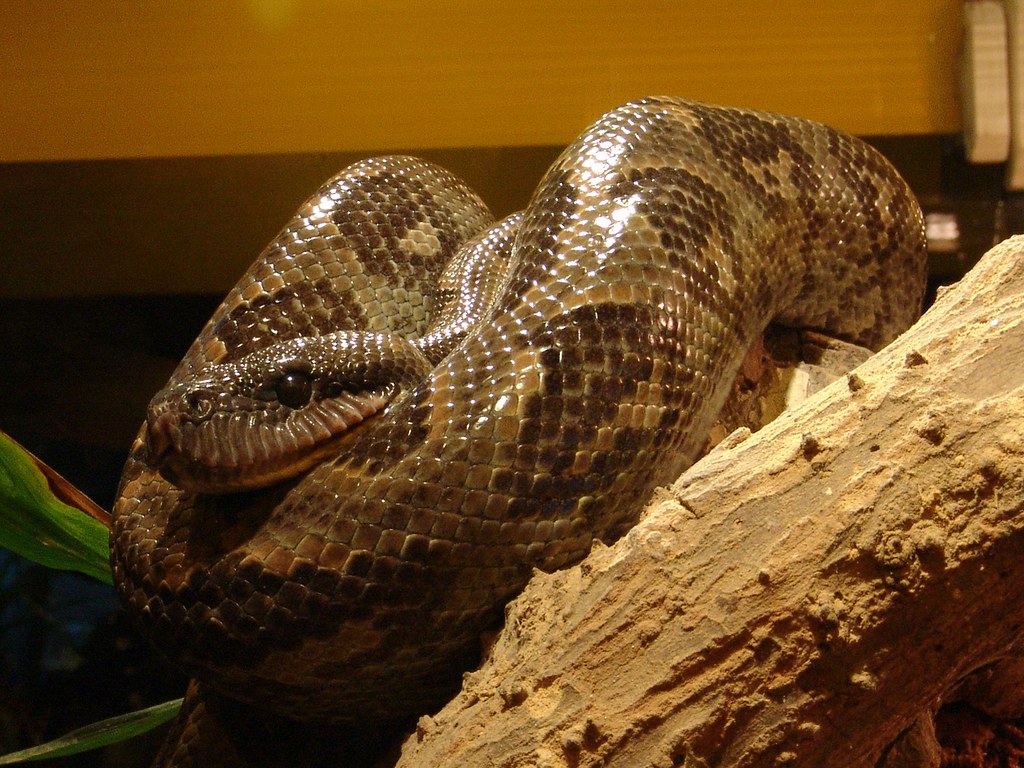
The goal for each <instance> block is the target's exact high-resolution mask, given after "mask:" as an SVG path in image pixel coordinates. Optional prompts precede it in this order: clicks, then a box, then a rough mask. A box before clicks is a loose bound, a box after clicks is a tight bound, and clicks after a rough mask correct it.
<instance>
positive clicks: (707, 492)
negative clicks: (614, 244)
mask: <svg viewBox="0 0 1024 768" xmlns="http://www.w3.org/2000/svg"><path fill="white" fill-rule="evenodd" d="M1022 454H1024V238H1015V239H1011V240H1008V241H1006V242H1005V243H1003V244H1001V245H1000V246H997V247H996V248H994V249H993V250H992V251H991V252H990V253H989V254H987V255H986V257H985V258H984V259H983V260H982V261H981V262H980V263H979V264H978V266H977V267H975V268H974V270H972V272H971V273H970V274H968V276H967V277H966V278H965V279H964V280H963V281H962V282H961V283H959V284H958V285H957V286H955V287H953V288H951V289H948V290H946V291H945V292H943V293H942V294H941V295H940V297H939V299H938V300H937V302H936V304H935V305H934V306H933V307H932V309H930V310H929V311H928V313H927V314H926V315H925V316H924V317H923V318H922V319H921V321H920V322H918V323H917V324H916V325H915V326H914V327H913V328H912V329H911V330H910V331H908V332H907V333H906V334H904V335H903V336H902V337H901V338H900V339H898V340H897V341H896V342H895V343H893V344H892V345H890V346H889V347H888V348H887V349H885V350H883V351H882V352H881V353H879V354H878V355H876V356H875V357H873V358H872V359H870V360H868V361H867V362H865V363H864V364H863V365H860V366H859V367H858V368H856V370H855V371H854V372H852V373H851V374H850V375H848V376H846V377H845V378H843V379H841V380H839V381H836V382H834V383H833V384H831V385H830V386H828V387H826V388H825V389H823V390H822V391H821V392H819V393H817V394H816V395H814V396H812V397H811V398H809V399H808V400H806V401H805V402H804V403H802V404H801V405H800V406H799V407H798V408H796V409H795V410H792V411H789V412H787V413H785V414H783V415H782V416H781V417H780V418H779V419H777V420H776V421H774V422H773V423H772V424H770V425H768V426H767V427H765V428H764V429H762V430H761V431H759V432H757V433H756V434H754V435H752V436H747V437H744V433H743V431H742V430H741V431H739V432H737V433H734V434H733V435H731V436H729V437H728V438H726V439H725V440H724V441H723V442H722V443H721V444H720V445H719V446H718V447H717V448H716V449H715V450H714V451H712V452H711V453H710V454H709V455H708V456H706V457H705V458H704V459H703V460H702V461H700V462H699V463H698V464H696V465H695V466H694V467H692V468H691V469H690V470H689V471H688V472H687V473H686V474H685V475H684V476H683V477H682V478H680V480H679V481H678V482H677V483H676V485H675V486H674V487H673V488H672V489H671V490H669V489H664V490H662V491H660V492H659V493H658V494H657V495H656V497H655V499H654V500H653V501H652V503H651V505H650V508H649V510H648V512H647V514H646V516H645V517H644V519H643V520H642V521H641V523H640V524H639V525H637V526H636V527H635V528H634V529H633V530H632V531H631V532H630V533H629V534H627V535H626V536H625V537H623V538H622V539H621V540H620V541H619V542H617V543H616V544H615V545H614V546H612V547H602V546H597V547H595V550H594V551H593V552H592V553H591V555H590V556H589V557H588V558H587V559H586V560H585V561H584V562H582V563H581V564H579V565H578V566H576V567H574V568H570V569H567V570H564V571H560V572H557V573H553V574H537V575H536V577H535V578H534V579H533V580H532V581H531V583H530V584H529V586H528V587H527V589H526V591H525V592H524V593H523V594H522V595H521V596H520V597H519V598H517V599H516V600H515V601H514V603H513V604H512V605H510V606H509V609H508V611H507V621H506V625H505V628H504V630H503V631H502V632H501V634H500V635H499V637H498V639H497V641H496V643H495V645H494V647H493V649H492V650H491V653H490V655H489V658H488V659H487V661H486V662H485V663H484V664H483V665H482V666H481V668H480V669H478V670H477V671H475V672H473V673H470V674H468V675H467V676H466V678H465V682H464V685H463V689H462V692H461V693H460V694H459V695H458V696H457V697H456V698H455V699H454V700H452V701H451V702H450V703H449V704H448V705H447V706H446V707H445V708H444V709H443V710H442V711H441V712H439V713H438V714H436V715H435V716H434V717H431V718H422V719H421V720H420V722H419V724H418V726H417V730H416V732H415V733H414V734H413V735H412V736H411V737H410V738H409V739H408V740H407V741H406V743H405V745H404V747H403V750H402V756H401V758H400V760H399V763H398V764H399V765H400V766H406V767H409V766H428V765H429V766H438V765H454V766H460V768H470V767H471V766H488V767H492V766H506V767H509V768H511V767H512V766H550V767H551V768H556V767H559V766H573V767H575V766H596V765H602V766H630V767H632V766H652V767H654V766H656V767H658V768H667V767H668V766H691V767H696V766H719V765H721V766H726V765H729V766H731V765H737V766H770V765H785V766H816V767H821V766H844V767H851V766H876V765H881V766H890V767H895V766H924V765H929V766H930V765H938V764H939V751H938V745H937V743H936V739H935V730H934V726H933V724H932V721H933V717H934V715H935V713H936V711H937V710H938V708H939V706H940V704H942V703H943V702H944V701H946V702H948V701H952V700H954V699H958V698H960V699H964V700H965V701H969V702H970V703H971V705H972V706H975V707H978V708H980V709H982V710H983V711H986V710H987V711H990V712H992V713H993V714H996V715H997V716H1000V717H1006V716H1011V717H1016V716H1020V715H1021V714H1022V713H1024V697H1022V695H1021V693H1020V691H1021V690H1022V687H1021V685H1020V684H1021V683H1022V682H1024V662H1022V661H1021V658H1020V657H1021V653H1022V651H1021V648H1020V645H1019V643H1020V639H1021V637H1022V635H1024V599H1022V598H1021V595H1024V456H1022ZM1015 645H1017V647H1016V648H1015Z"/></svg>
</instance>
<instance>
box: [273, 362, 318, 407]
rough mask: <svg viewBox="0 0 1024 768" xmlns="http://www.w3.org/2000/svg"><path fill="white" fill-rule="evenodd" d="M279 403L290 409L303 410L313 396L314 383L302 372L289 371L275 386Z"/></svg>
mask: <svg viewBox="0 0 1024 768" xmlns="http://www.w3.org/2000/svg"><path fill="white" fill-rule="evenodd" d="M274 392H275V393H276V394H277V401H278V402H279V403H281V405H286V406H288V407H289V408H301V407H302V406H304V405H305V404H306V403H308V402H309V399H310V398H311V397H312V396H313V382H312V381H310V378H309V376H307V375H306V374H304V373H302V372H300V371H289V372H288V373H286V374H284V375H283V376H282V377H281V378H280V379H278V381H277V384H275V385H274Z"/></svg>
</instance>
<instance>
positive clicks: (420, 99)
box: [0, 0, 960, 162]
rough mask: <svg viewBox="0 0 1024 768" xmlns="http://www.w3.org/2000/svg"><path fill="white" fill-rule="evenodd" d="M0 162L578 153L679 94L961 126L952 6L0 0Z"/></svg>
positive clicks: (834, 119)
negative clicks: (611, 122) (590, 135)
mask: <svg viewBox="0 0 1024 768" xmlns="http://www.w3.org/2000/svg"><path fill="white" fill-rule="evenodd" d="M0 14H2V17H0V162H3V161H25V160H59V159H65V160H66V159H88V158H110V157H127V158H133V157H154V156H183V155H211V154H250V153H272V152H310V151H314V152H319V151H373V150H381V149H388V148H395V147H416V148H438V147H476V146H521V145H531V144H564V143H565V142H567V141H568V140H569V139H571V138H572V136H574V135H575V134H576V133H577V132H578V131H579V130H580V129H581V128H582V127H583V126H584V125H585V124H586V123H588V122H589V121H590V120H591V119H593V118H594V117H595V116H596V115H598V114H599V113H601V112H602V111H604V110H605V109H607V108H610V107H612V106H615V105H616V104H618V103H620V102H622V101H625V100H627V99H629V98H633V97H636V96H640V95H645V94H653V93H670V94H674V95H686V96H691V97H695V98H700V99H704V100H707V101H714V102H718V103H729V104H735V105H743V106H753V107H761V108H768V109H774V110H777V111H783V112H789V113H794V114H800V115H803V116H806V117H810V118H815V119H818V120H822V121H825V122H829V123H831V124H833V125H836V126H837V127H841V128H845V129H846V130H849V131H851V132H854V133H860V134H888V133H935V132H951V131H955V130H957V128H958V125H959V108H958V105H957V100H956V76H955V67H956V52H957V48H958V45H959V38H960V2H957V1H956V0H917V1H916V2H915V0H906V1H905V2H895V3H894V2H892V0H859V1H858V2H850V0H815V2H807V1H806V0H802V1H800V2H793V1H783V2H765V0H732V1H730V0H723V1H722V2H699V3H698V2H679V1H678V0H676V1H675V2H628V1H627V0H616V1H615V2H607V1H600V2H583V1H579V2H573V3H568V2H563V3H560V2H551V1H550V0H548V1H547V2H518V3H517V2H502V3H497V2H487V0H472V1H470V0H453V1H451V2H387V3H385V2H371V1H369V0H358V1H355V0H340V1H339V2H326V0H321V1H319V2H318V1H316V0H306V1H303V0H225V1H223V2H211V0H180V1H178V2H126V0H92V1H91V2H90V1H87V0H77V1H71V0H0Z"/></svg>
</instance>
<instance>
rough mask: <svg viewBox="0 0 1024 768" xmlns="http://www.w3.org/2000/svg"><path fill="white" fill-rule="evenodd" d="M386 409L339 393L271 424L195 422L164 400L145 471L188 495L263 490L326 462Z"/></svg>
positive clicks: (259, 420) (225, 414) (155, 413)
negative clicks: (154, 471) (155, 472)
mask: <svg viewBox="0 0 1024 768" xmlns="http://www.w3.org/2000/svg"><path fill="white" fill-rule="evenodd" d="M389 401H390V397H388V396H387V394H386V393H379V392H359V393H343V394H342V395H339V396H337V397H332V398H326V399H323V400H319V401H316V402H314V403H310V404H309V405H307V406H305V407H303V408H301V409H295V410H291V409H288V411H287V412H286V413H284V414H283V415H281V416H279V417H278V418H275V419H268V418H266V415H265V414H263V413H261V412H259V411H214V412H212V413H210V412H209V411H206V410H205V409H204V412H203V413H202V414H201V418H194V414H191V413H189V412H188V410H187V409H186V408H183V407H181V406H180V405H178V404H177V403H175V402H174V401H167V400H164V401H163V402H160V403H154V404H153V405H152V406H151V407H150V411H149V414H148V417H147V426H146V443H147V448H148V460H149V464H150V466H152V467H154V468H155V469H157V470H158V471H159V472H160V474H161V475H162V476H163V477H164V479H166V480H167V481H169V482H170V483H172V484H174V485H176V486H178V487H179V488H181V489H182V490H185V491H188V492H192V493H206V494H224V493H237V492H242V491H247V490H252V489H255V488H262V487H265V486H269V485H273V484H275V483H279V482H282V481H284V480H288V479H290V478H293V477H295V476H296V475H298V474H300V473H302V472H305V471H306V470H308V469H310V468H311V467H313V466H314V465H316V464H318V463H320V462H321V461H323V460H324V458H325V457H326V456H327V455H328V454H330V453H331V452H333V451H336V450H337V449H338V444H339V443H340V442H342V441H343V440H345V439H347V438H349V437H350V436H352V435H353V433H354V432H355V430H356V429H358V427H359V426H360V425H362V424H363V423H364V422H365V421H366V420H368V419H370V418H371V417H372V416H374V415H375V414H377V413H378V412H380V411H381V410H382V409H383V408H384V407H385V406H386V405H387V403H388V402H389Z"/></svg>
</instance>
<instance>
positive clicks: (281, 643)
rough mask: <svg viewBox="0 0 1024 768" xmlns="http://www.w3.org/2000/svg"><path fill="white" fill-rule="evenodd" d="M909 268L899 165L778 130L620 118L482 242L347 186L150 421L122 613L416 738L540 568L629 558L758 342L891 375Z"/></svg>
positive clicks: (282, 690) (210, 669)
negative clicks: (868, 353)
mask: <svg viewBox="0 0 1024 768" xmlns="http://www.w3.org/2000/svg"><path fill="white" fill-rule="evenodd" d="M924 268H925V253H924V237H923V230H922V223H921V215H920V211H919V209H918V207H917V204H916V202H915V201H914V199H913V196H912V195H911V193H910V192H909V190H908V188H907V186H906V184H905V183H904V182H903V181H902V180H901V179H900V178H899V177H898V176H897V174H896V173H895V171H894V170H893V169H892V168H891V167H890V165H889V164H888V163H887V162H886V161H885V160H884V159H883V158H882V157H881V156H880V155H879V154H878V153H876V152H875V151H874V150H872V149H870V148H869V147H868V146H866V145H865V144H863V143H862V142H860V141H858V140H856V139H853V138H850V137H848V136H845V135H843V134H840V133H838V132H836V131H834V130H831V129H829V128H826V127H824V126H821V125H817V124H814V123H810V122H807V121H803V120H799V119H795V118H790V117H782V116H778V115H772V114H767V113H759V112H752V111H745V110H738V109H726V108H719V107H711V106H706V105H701V104H697V103H693V102H689V101H685V100H682V99H672V98H652V99H645V100H642V101H638V102H634V103H631V104H628V105H626V106H624V107H621V108H619V109H616V110H614V111H612V112H610V113H608V114H606V115H604V116H603V117H602V118H600V119H599V120H598V121H597V122H596V123H595V124H594V125H593V126H591V127H590V128H589V129H588V130H587V131H586V132H585V133H583V134H582V135H581V136H580V137H579V138H578V139H577V140H576V141H575V142H574V143H573V144H572V145H571V146H570V147H569V148H568V149H567V150H565V152H564V153H563V154H562V155H561V157H560V158H559V159H558V160H557V161H556V163H555V164H554V165H553V166H552V168H551V169H550V170H549V172H548V173H547V174H546V176H545V178H544V179H543V180H542V182H541V184H540V186H539V187H538V189H537V191H536V193H535V195H534V197H533V199H532V200H531V202H530V204H529V206H528V207H527V209H526V210H525V212H524V213H523V214H521V215H517V216H513V217H510V218H509V219H506V220H504V221H502V222H499V223H498V224H496V225H493V224H492V222H491V217H490V214H489V213H488V212H487V210H486V208H485V207H484V205H483V203H481V202H480V201H479V199H478V198H477V197H476V195H475V194H473V193H472V192H471V191H470V190H469V189H468V188H466V187H465V185H464V184H462V183H461V182H460V181H458V180H457V179H455V178H453V177H452V176H451V175H450V174H448V173H446V172H444V171H442V170H441V169H439V168H436V167H434V166H432V165H430V164H428V163H425V162H422V161H418V160H414V159H411V158H398V157H391V158H380V159H377V160H372V161H367V162H364V163H360V164H357V165H355V166H353V167H351V168H349V169H347V170H346V171H345V172H343V173H342V174H341V175H339V176H338V177H336V178H334V179H332V180H331V181H329V182H328V183H327V184H326V185H325V186H324V187H322V188H321V189H320V190H319V191H318V192H317V193H316V194H315V195H314V196H313V197H312V198H310V200H309V201H307V202H306V204H305V205H304V206H303V207H302V208H301V209H300V210H299V211H298V213H297V214H296V215H295V217H294V218H293V219H292V220H291V221H290V222H289V223H288V225H287V226H286V228H285V229H284V230H283V231H282V232H281V234H280V235H279V236H278V237H277V239H275V240H274V241H273V242H272V243H271V244H270V246H268V248H267V249H266V251H264V253H263V255H262V256H261V257H260V258H259V259H258V260H257V262H256V263H255V264H254V265H253V266H252V267H251V268H250V270H249V271H248V272H247V273H246V275H245V276H244V277H243V278H242V280H241V281H240V282H239V284H238V285H237V286H236V287H235V288H234V289H233V290H232V292H231V293H230V294H229V295H228V297H227V299H226V300H225V302H224V304H223V305H222V306H221V307H220V308H219V309H218V311H217V313H216V314H215V315H214V317H213V318H212V319H211V321H210V322H209V324H208V325H207V326H206V328H205V329H204V330H203V332H202V334H201V335H200V336H199V338H198V339H197V340H196V342H195V343H194V344H193V346H192V348H191V349H190V351H189V352H188V354H187V355H186V357H185V359H184V360H183V361H182V363H181V365H180V366H179V368H178V370H177V371H176V372H175V374H174V376H173V377H172V379H171V382H170V383H169V384H168V387H167V389H165V390H164V391H163V392H162V393H161V394H159V395H157V397H156V398H155V399H154V401H153V405H152V407H151V410H150V415H149V423H148V426H147V428H146V429H144V430H143V433H142V435H141V436H140V440H139V441H138V442H137V444H136V446H135V448H134V450H133V453H132V455H131V457H130V458H129V461H128V464H127V466H126V469H125V472H124V476H123V479H122V487H121V493H120V499H119V501H118V503H117V505H116V508H115V514H114V525H113V533H112V561H113V567H114V572H115V578H116V582H117V584H118V586H119V590H120V593H121V596H122V598H123V600H124V602H125V603H126V605H127V606H128V607H129V608H130V609H131V610H132V611H133V612H134V613H135V615H136V616H137V618H138V621H139V624H140V626H141V627H142V628H143V631H144V632H145V634H146V635H147V636H148V637H149V638H150V639H151V640H152V641H153V642H154V643H155V644H156V646H157V647H158V648H160V649H161V650H162V651H164V652H165V653H166V654H167V655H169V656H170V657H171V658H173V659H175V660H176V661H177V662H178V663H180V664H181V665H182V666H183V667H184V668H185V669H186V670H187V671H189V672H190V673H191V674H193V675H194V676H196V677H197V678H199V679H200V680H202V681H203V682H204V684H205V685H207V686H209V687H210V688H212V689H213V690H216V691H220V692H222V693H223V694H225V695H227V696H230V697H233V698H236V699H240V700H243V701H250V702H254V703H258V704H259V705H260V706H261V707H264V708H267V709H269V710H272V711H275V712H277V713H279V714H281V715H283V716H285V717H290V718H297V719H324V720H331V721H339V722H344V721H357V720H363V719H387V718H397V717H402V716H407V715H409V714H413V713H419V712H423V711H425V710H429V709H430V708H431V707H436V706H437V705H439V704H440V703H442V702H443V701H444V700H445V697H447V696H450V695H451V693H452V692H453V690H454V689H455V688H456V687H457V685H458V681H459V672H460V671H461V670H462V669H463V668H465V665H466V664H468V663H470V661H471V659H472V656H473V649H474V647H475V644H476V642H477V638H478V635H479V633H480V631H481V629H483V628H485V627H487V626H489V625H492V624H493V623H494V622H495V621H496V620H497V619H498V618H500V614H501V610H502V607H503V606H504V605H505V603H506V602H507V601H508V600H509V599H511V598H512V597H513V596H514V595H515V594H516V593H517V592H518V591H519V590H520V589H521V588H522V587H523V586H524V584H525V583H526V581H527V579H528V578H529V577H530V574H531V571H532V569H533V568H540V569H544V570H551V569H556V568H559V567H562V566H565V565H568V564H571V563H575V562H577V561H579V560H580V559H581V558H583V557H584V556H585V555H586V553H587V552H588V550H589V548H590V546H591V542H592V540H594V539H604V540H609V539H613V538H614V537H616V536H617V535H619V534H620V533H621V532H623V531H624V530H626V529H627V528H628V527H629V526H630V525H632V524H633V522H634V521H635V519H636V517H637V515H638V514H639V512H640V510H641V508H642V506H643V504H644V502H645V501H646V499H647V498H648V496H649V494H650V492H651V490H652V489H653V488H654V487H655V486H656V485H658V484H660V483H665V482H668V481H670V480H671V479H673V478H674V477H675V476H676V475H678V474H679V472H680V471H681V470H682V469H683V468H685V466H686V465H687V464H688V463H689V462H691V461H692V460H693V457H694V454H695V451H696V450H697V449H698V448H699V446H700V445H701V444H702V442H703V441H704V439H705V436H706V432H707V429H708V427H709V426H710V423H711V422H712V421H713V419H714V418H715V416H716V412H717V410H718V409H719V408H720V407H721V405H722V402H723V400H724V398H725V396H726V393H727V390H728V389H729V386H730V384H731V382H732V379H733V377H734V375H735V372H736V369H737V368H738V366H739V363H740V361H741V360H742V358H743V355H744V354H745V352H746V350H747V349H748V348H749V346H750V345H751V343H752V342H753V341H754V339H755V338H756V337H757V336H758V335H759V334H760V333H761V332H762V331H763V330H764V328H765V326H766V325H767V323H768V322H769V321H770V320H772V319H776V320H778V321H779V322H782V323H786V324H792V325H799V326H807V327H813V328H818V329H821V330H823V331H826V332H828V333H831V334H833V335H838V336H843V337H846V338H848V339H850V340H853V341H856V342H858V343H861V344H864V345H866V346H870V347H874V348H877V347H879V346H881V345H884V344H885V343H887V342H888V341H889V340H891V339H892V338H893V337H894V336H895V335H897V334H898V333H899V332H900V331H902V330H903V329H904V328H906V327H907V326H908V325H909V324H910V323H911V322H912V321H913V319H914V318H915V317H916V315H917V313H918V312H919V309H920V305H921V297H922V293H923V275H924ZM161 471H162V472H163V475H162V474H161ZM165 477H166V478H170V480H168V479H165ZM172 481H173V482H172Z"/></svg>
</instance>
